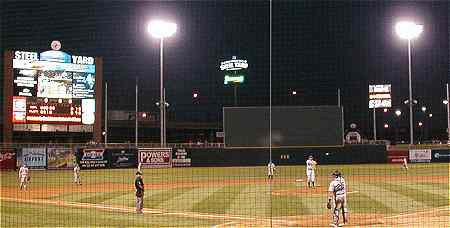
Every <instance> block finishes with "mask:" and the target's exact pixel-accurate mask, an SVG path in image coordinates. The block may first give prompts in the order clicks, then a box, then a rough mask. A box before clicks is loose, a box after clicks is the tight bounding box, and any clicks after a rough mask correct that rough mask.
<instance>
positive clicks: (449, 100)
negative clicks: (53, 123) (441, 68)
mask: <svg viewBox="0 0 450 228" xmlns="http://www.w3.org/2000/svg"><path fill="white" fill-rule="evenodd" d="M446 90H447V102H444V104H445V103H447V104H446V105H447V135H448V138H447V144H450V96H449V93H450V90H449V87H448V83H447V86H446Z"/></svg>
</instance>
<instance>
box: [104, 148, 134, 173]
mask: <svg viewBox="0 0 450 228" xmlns="http://www.w3.org/2000/svg"><path fill="white" fill-rule="evenodd" d="M106 150H107V153H108V154H110V156H111V160H110V164H111V168H133V167H137V160H138V151H137V149H135V148H118V149H116V148H114V149H106Z"/></svg>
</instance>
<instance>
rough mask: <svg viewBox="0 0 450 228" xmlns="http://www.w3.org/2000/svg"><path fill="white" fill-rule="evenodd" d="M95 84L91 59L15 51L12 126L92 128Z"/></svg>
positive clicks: (92, 59) (46, 52) (49, 53)
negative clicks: (42, 125) (50, 125)
mask: <svg viewBox="0 0 450 228" xmlns="http://www.w3.org/2000/svg"><path fill="white" fill-rule="evenodd" d="M95 84H96V69H95V64H94V58H93V57H86V56H76V55H70V54H68V53H65V52H62V51H59V50H51V51H45V52H41V53H38V52H30V51H14V55H13V100H12V103H13V110H12V113H11V115H12V117H13V118H12V123H13V124H19V125H23V124H64V125H92V124H94V122H95V102H96V94H95Z"/></svg>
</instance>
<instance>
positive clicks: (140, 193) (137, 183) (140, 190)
mask: <svg viewBox="0 0 450 228" xmlns="http://www.w3.org/2000/svg"><path fill="white" fill-rule="evenodd" d="M141 175H142V173H141V172H139V171H137V172H136V179H135V180H134V187H135V188H136V213H138V214H142V213H143V212H142V209H143V207H144V181H143V180H142V176H141Z"/></svg>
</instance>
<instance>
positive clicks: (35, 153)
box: [17, 147, 47, 169]
mask: <svg viewBox="0 0 450 228" xmlns="http://www.w3.org/2000/svg"><path fill="white" fill-rule="evenodd" d="M17 160H18V161H19V165H22V164H25V165H26V166H28V167H29V168H30V169H45V168H46V167H47V154H46V148H45V147H34V148H22V151H21V153H19V154H18V157H17Z"/></svg>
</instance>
